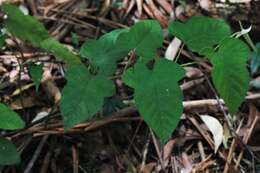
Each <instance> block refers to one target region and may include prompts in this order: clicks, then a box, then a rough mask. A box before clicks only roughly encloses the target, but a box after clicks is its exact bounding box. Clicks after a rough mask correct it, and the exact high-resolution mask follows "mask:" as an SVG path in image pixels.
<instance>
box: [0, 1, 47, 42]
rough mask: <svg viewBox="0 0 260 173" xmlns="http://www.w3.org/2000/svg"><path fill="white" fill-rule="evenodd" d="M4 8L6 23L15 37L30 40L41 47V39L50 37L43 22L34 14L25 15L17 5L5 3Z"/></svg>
mask: <svg viewBox="0 0 260 173" xmlns="http://www.w3.org/2000/svg"><path fill="white" fill-rule="evenodd" d="M2 10H3V11H4V12H5V13H6V14H7V19H5V21H4V23H5V26H6V28H7V30H8V31H9V32H10V33H11V34H12V35H14V36H15V37H17V38H19V39H21V40H23V41H29V42H30V43H31V44H32V45H33V46H36V47H39V46H40V43H41V41H43V40H45V39H47V38H48V37H49V35H48V31H47V30H46V29H45V28H44V26H43V24H42V23H40V22H38V21H37V20H36V19H34V18H33V17H32V16H28V15H24V14H23V13H22V11H21V10H20V9H19V8H17V7H16V6H13V5H9V4H3V5H2Z"/></svg>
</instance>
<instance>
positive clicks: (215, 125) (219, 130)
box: [200, 115, 223, 153]
mask: <svg viewBox="0 0 260 173" xmlns="http://www.w3.org/2000/svg"><path fill="white" fill-rule="evenodd" d="M200 118H201V119H202V121H203V122H204V123H205V124H206V125H207V127H208V128H209V131H210V132H211V133H212V135H213V139H214V143H215V153H216V152H217V150H218V148H219V146H220V145H221V143H222V140H223V127H222V125H221V124H220V122H219V121H218V120H217V119H216V118H214V117H212V116H209V115H201V116H200Z"/></svg>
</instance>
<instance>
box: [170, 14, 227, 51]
mask: <svg viewBox="0 0 260 173" xmlns="http://www.w3.org/2000/svg"><path fill="white" fill-rule="evenodd" d="M169 31H170V33H172V34H173V35H174V36H176V37H178V38H179V39H181V40H182V41H183V42H184V43H185V44H186V45H187V46H188V47H189V48H190V49H191V50H192V51H194V52H198V53H200V54H203V49H205V48H207V49H211V48H212V47H213V46H214V45H215V44H218V43H219V42H220V41H221V40H223V39H224V38H226V37H229V36H230V34H231V31H230V28H229V26H228V25H227V24H226V23H225V21H223V20H220V19H212V18H209V17H205V16H196V17H192V18H191V19H190V20H189V21H188V22H186V23H180V22H173V23H171V25H170V26H169ZM203 55H204V54H203Z"/></svg>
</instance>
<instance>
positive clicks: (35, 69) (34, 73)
mask: <svg viewBox="0 0 260 173" xmlns="http://www.w3.org/2000/svg"><path fill="white" fill-rule="evenodd" d="M29 72H30V75H31V77H32V80H33V82H34V84H35V86H36V91H38V88H39V85H40V84H41V79H42V73H43V69H42V65H34V64H31V65H29Z"/></svg>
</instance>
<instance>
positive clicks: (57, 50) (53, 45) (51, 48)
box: [40, 38, 81, 65]
mask: <svg viewBox="0 0 260 173" xmlns="http://www.w3.org/2000/svg"><path fill="white" fill-rule="evenodd" d="M40 47H41V48H43V49H45V50H46V51H48V52H49V53H51V54H53V55H54V56H55V57H57V58H60V59H62V60H64V61H66V62H67V63H68V64H70V65H78V64H80V63H81V62H80V59H79V57H77V56H76V55H74V54H73V53H72V52H71V51H69V50H68V49H67V48H66V47H65V46H64V45H62V44H61V43H59V42H58V41H57V40H55V39H53V38H48V39H46V40H43V41H42V42H41V44H40Z"/></svg>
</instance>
